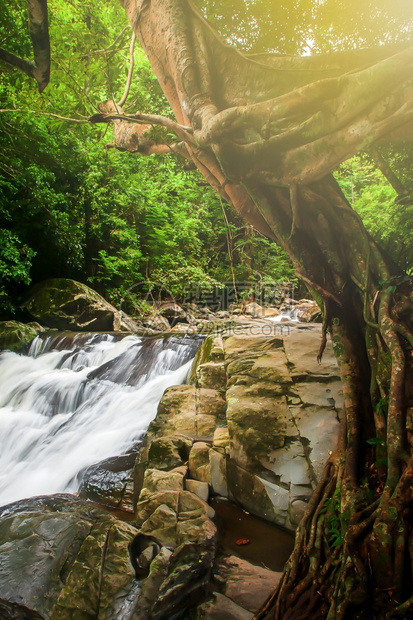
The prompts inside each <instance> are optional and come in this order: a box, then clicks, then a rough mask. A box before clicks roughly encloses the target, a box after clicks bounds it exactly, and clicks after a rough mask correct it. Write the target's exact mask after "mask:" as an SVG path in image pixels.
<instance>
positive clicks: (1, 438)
mask: <svg viewBox="0 0 413 620" xmlns="http://www.w3.org/2000/svg"><path fill="white" fill-rule="evenodd" d="M199 344H200V340H198V339H190V338H178V337H170V338H140V337H137V336H134V335H127V336H122V335H120V334H119V335H113V334H84V333H82V334H70V333H63V334H62V333H60V334H59V333H56V332H54V333H53V334H52V335H50V334H49V335H47V334H46V335H45V334H41V335H39V336H38V337H37V338H35V340H34V341H33V342H32V344H31V346H30V349H29V350H28V352H27V354H16V353H12V352H10V351H3V352H1V353H0V505H4V504H7V503H9V502H12V501H15V500H17V499H22V498H25V497H32V496H36V495H45V494H50V493H56V492H61V491H68V492H75V491H76V490H77V486H78V479H77V475H78V473H79V472H80V471H81V470H83V469H84V468H85V467H88V466H90V465H92V464H94V463H97V462H99V461H101V460H103V459H106V458H108V457H111V456H116V455H120V454H124V453H126V452H127V451H128V450H130V449H131V448H133V447H134V446H136V444H137V443H139V441H140V440H141V439H142V437H143V436H144V434H145V432H146V429H147V428H148V425H149V423H150V422H151V420H152V419H153V418H154V417H155V415H156V410H157V405H158V402H159V400H160V399H161V396H162V394H163V392H164V390H165V389H166V388H167V387H169V386H171V385H176V384H180V383H183V382H184V381H185V379H186V376H187V373H188V371H189V368H190V366H191V360H192V358H193V356H194V355H195V352H196V349H197V348H198V346H199Z"/></svg>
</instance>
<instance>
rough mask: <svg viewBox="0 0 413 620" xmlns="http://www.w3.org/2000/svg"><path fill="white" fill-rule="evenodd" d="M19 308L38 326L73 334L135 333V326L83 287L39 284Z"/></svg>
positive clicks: (60, 280)
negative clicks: (70, 331) (27, 313)
mask: <svg viewBox="0 0 413 620" xmlns="http://www.w3.org/2000/svg"><path fill="white" fill-rule="evenodd" d="M23 306H24V307H25V308H26V310H28V312H29V313H30V314H31V316H32V317H33V318H34V319H35V320H36V321H39V323H41V324H42V325H46V326H48V327H56V328H57V329H61V330H73V331H136V330H137V329H138V325H137V323H135V321H133V320H132V319H130V318H129V317H128V316H127V315H126V314H125V313H123V312H119V311H118V310H116V308H114V307H113V306H112V305H111V304H110V303H108V302H107V301H106V300H105V299H103V297H102V296H101V295H99V294H98V293H96V291H94V290H93V289H91V288H90V287H89V286H86V284H82V283H80V282H76V281H75V280H68V279H65V278H54V279H51V280H46V281H44V282H39V283H38V284H36V285H35V286H34V287H33V288H32V289H31V290H30V292H29V296H28V298H27V299H26V301H25V302H24V304H23Z"/></svg>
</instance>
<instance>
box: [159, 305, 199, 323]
mask: <svg viewBox="0 0 413 620" xmlns="http://www.w3.org/2000/svg"><path fill="white" fill-rule="evenodd" d="M157 312H158V313H159V315H160V316H161V317H164V318H165V319H167V321H168V322H169V325H170V326H171V327H173V326H174V325H176V323H189V321H190V319H191V316H190V315H189V314H188V313H187V312H185V310H184V309H183V308H181V306H178V304H177V303H175V302H174V301H165V302H163V303H162V304H160V305H158V307H157Z"/></svg>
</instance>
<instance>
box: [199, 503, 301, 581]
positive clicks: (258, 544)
mask: <svg viewBox="0 0 413 620" xmlns="http://www.w3.org/2000/svg"><path fill="white" fill-rule="evenodd" d="M210 504H211V506H212V507H213V509H214V510H215V512H216V515H215V518H214V522H215V525H216V526H217V528H218V532H219V540H220V545H221V547H222V550H223V551H224V552H226V553H232V554H233V555H236V556H238V557H240V558H244V559H245V560H247V561H248V562H251V563H253V564H256V565H258V566H263V567H264V568H269V569H271V570H274V571H282V570H283V568H284V564H285V563H286V561H287V560H288V558H289V557H290V554H291V552H292V550H293V546H294V535H293V534H291V532H287V531H286V530H283V529H282V528H281V527H278V526H276V525H273V524H271V523H268V521H264V519H260V518H259V517H256V516H254V515H252V514H249V513H247V512H245V511H244V510H243V509H242V508H240V507H239V506H237V505H236V504H233V503H231V502H223V501H217V500H212V501H211V502H210ZM243 538H245V539H248V540H249V541H250V542H249V543H248V544H247V545H237V544H236V541H237V540H240V539H243Z"/></svg>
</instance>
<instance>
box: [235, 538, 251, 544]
mask: <svg viewBox="0 0 413 620" xmlns="http://www.w3.org/2000/svg"><path fill="white" fill-rule="evenodd" d="M250 542H251V541H250V539H249V538H239V539H238V540H236V541H235V544H236V545H248V543H250Z"/></svg>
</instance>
